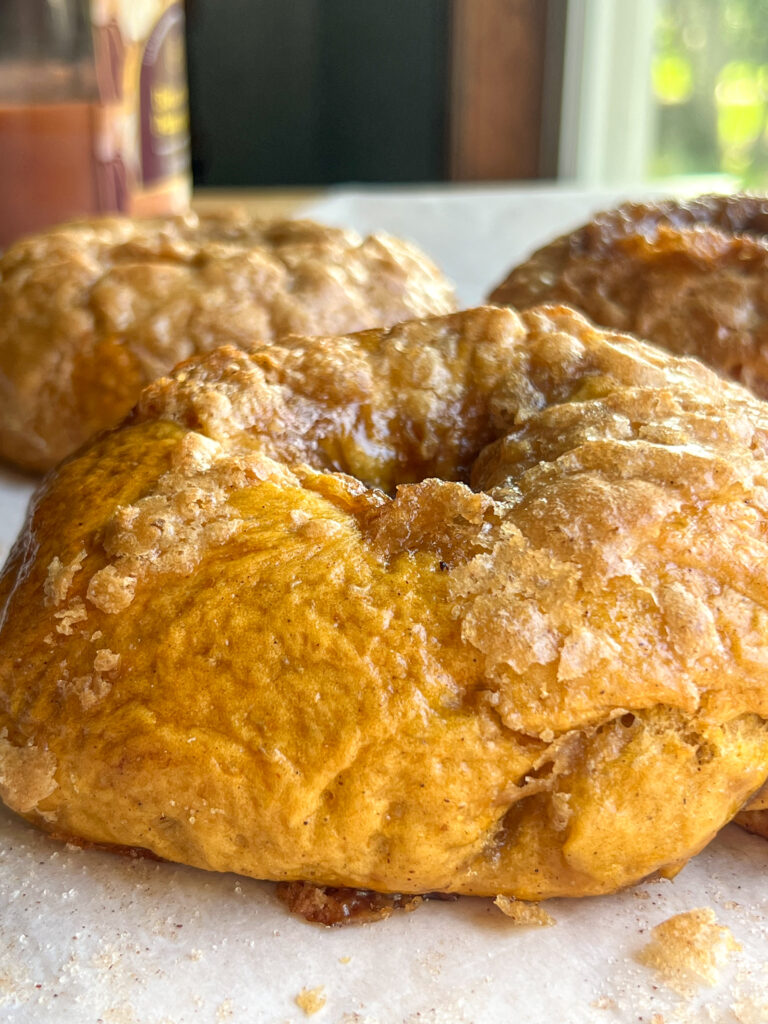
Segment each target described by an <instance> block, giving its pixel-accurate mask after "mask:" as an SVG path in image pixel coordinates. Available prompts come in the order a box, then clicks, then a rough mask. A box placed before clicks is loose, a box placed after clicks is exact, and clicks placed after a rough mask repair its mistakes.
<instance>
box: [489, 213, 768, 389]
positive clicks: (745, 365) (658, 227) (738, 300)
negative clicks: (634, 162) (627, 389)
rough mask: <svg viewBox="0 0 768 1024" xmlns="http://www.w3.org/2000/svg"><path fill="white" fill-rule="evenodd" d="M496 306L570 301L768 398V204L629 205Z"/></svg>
mask: <svg viewBox="0 0 768 1024" xmlns="http://www.w3.org/2000/svg"><path fill="white" fill-rule="evenodd" d="M489 301H490V302H494V303H498V304H507V305H511V306H515V307H516V308H518V309H527V308H528V307H530V306H535V305H538V304H539V303H542V302H563V303H566V304H567V305H569V306H573V307H574V308H575V309H579V310H581V311H582V312H584V313H586V314H587V316H589V317H590V318H591V319H592V320H594V321H595V322H596V323H598V324H602V325H604V326H606V327H612V328H614V329H616V330H621V331H631V332H632V333H633V334H637V335H638V336H639V337H641V338H645V339H646V340H648V341H652V342H654V343H655V344H657V345H661V346H662V347H663V348H665V349H667V350H668V351H670V352H673V353H675V354H677V355H689V356H696V358H698V359H701V360H702V362H704V363H706V364H707V366H711V367H712V368H713V369H714V370H717V371H718V372H719V373H721V374H723V375H724V376H726V377H730V378H732V379H734V380H737V381H739V382H740V383H742V384H744V385H745V386H746V387H748V388H750V390H752V391H753V392H754V393H755V394H757V395H759V396H760V397H761V398H768V198H767V197H765V196H759V195H748V194H740V195H706V196H700V197H699V198H697V199H663V200H659V201H658V202H649V203H626V204H625V205H623V206H619V207H618V208H617V209H614V210H607V211H605V212H604V213H599V214H597V215H596V216H595V218H594V219H593V220H592V221H591V222H590V223H588V224H585V225H584V226H583V227H581V228H579V229H578V230H576V231H573V232H571V233H570V234H567V235H563V236H561V237H560V238H557V239H555V241H553V242H550V243H549V244H548V245H545V246H544V247H543V248H541V249H539V250H537V251H536V252H535V253H533V255H532V256H531V257H529V259H527V260H525V261H524V262H523V263H521V264H520V265H519V266H517V267H515V268H514V269H513V270H512V271H510V273H509V275H508V276H507V277H506V279H505V280H504V281H503V282H502V283H501V284H499V285H498V286H497V287H496V288H495V289H494V290H493V291H492V292H491V294H490V295H489Z"/></svg>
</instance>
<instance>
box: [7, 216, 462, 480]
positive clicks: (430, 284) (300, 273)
mask: <svg viewBox="0 0 768 1024" xmlns="http://www.w3.org/2000/svg"><path fill="white" fill-rule="evenodd" d="M455 308H456V305H455V298H454V295H453V291H452V289H451V286H450V285H449V283H448V282H447V281H446V279H445V278H444V277H443V275H442V274H441V273H440V271H439V270H438V269H437V268H436V267H435V266H434V265H433V264H432V263H431V262H430V260H428V259H427V257H426V256H424V254H423V253H421V252H420V251H419V250H418V249H417V248H416V247H415V246H413V245H410V244H409V243H408V242H404V241H401V240H400V239H397V238H392V237H390V236H387V235H383V234H378V235H371V236H369V237H368V238H365V239H363V238H361V237H360V236H359V235H357V234H356V233H355V232H353V231H348V230H342V229H340V228H334V227H328V226H326V225H322V224H316V223H313V222H311V221H306V220H278V221H262V220H254V219H253V218H251V217H248V216H247V215H245V214H243V213H237V212H233V213H229V214H221V215H209V216H203V217H198V216H197V215H195V214H194V213H189V214H186V215H184V216H179V217H173V218H168V219H164V220H146V221H136V220H131V219H129V218H122V217H106V218H102V219H94V220H83V221H76V222H73V223H71V224H64V225H62V226H60V227H57V228H54V229H52V230H50V231H47V232H45V233H43V234H39V235H33V236H30V237H29V238H25V239H22V240H21V241H19V242H17V243H16V244H14V245H13V246H11V247H10V248H9V249H8V250H7V251H6V252H5V253H3V254H2V256H0V457H2V458H6V459H8V460H9V461H11V462H15V463H18V464H20V465H23V466H25V467H28V468H32V469H47V468H49V467H50V466H52V465H55V463H56V462H58V461H59V460H60V459H61V458H63V457H64V456H65V455H68V454H70V453H71V452H72V451H73V450H74V449H75V448H77V447H79V445H80V444H82V443H83V442H84V441H85V440H86V439H87V438H88V437H90V436H91V435H92V434H93V433H95V432H96V431H97V430H99V429H103V428H104V427H107V426H112V425H114V424H115V423H116V422H118V421H119V420H120V419H122V417H123V416H124V415H125V414H126V413H127V412H128V411H129V410H130V409H131V407H132V406H133V405H134V403H135V402H136V399H137V398H138V395H139V392H140V391H141V388H142V387H143V385H144V384H146V383H147V382H148V381H150V380H152V379H153V378H154V377H157V376H159V375H160V374H162V373H167V372H168V371H169V370H170V369H171V368H172V367H173V366H174V365H175V364H176V363H177V362H179V361H180V360H181V359H186V358H187V357H189V356H191V355H193V354H194V353H200V352H206V351H209V350H210V349H212V348H214V347H216V345H221V344H225V343H228V342H230V343H233V344H238V345H248V344H252V343H254V342H255V341H268V340H271V339H273V338H275V337H278V336H280V335H282V334H289V333H312V334H329V333H339V332H343V331H355V330H361V329H363V328H366V327H372V326H375V325H389V324H392V323H396V322H397V321H399V320H404V319H407V318H408V317H413V316H427V315H430V314H432V313H448V312H451V311H452V310H453V309H455Z"/></svg>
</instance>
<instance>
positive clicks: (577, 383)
mask: <svg viewBox="0 0 768 1024" xmlns="http://www.w3.org/2000/svg"><path fill="white" fill-rule="evenodd" d="M767 409H768V407H766V406H765V405H764V404H763V403H761V402H759V401H758V400H756V399H755V398H753V397H752V396H751V395H750V394H749V393H748V392H747V391H745V390H744V389H742V388H740V387H739V386H737V385H732V384H728V383H725V382H723V381H720V380H719V379H718V378H717V377H715V375H714V374H712V373H711V372H709V371H708V370H706V369H705V368H704V367H702V366H700V365H699V364H697V363H695V362H693V361H687V360H678V359H675V358H673V357H671V356H668V355H666V354H664V353H663V352H661V351H660V350H658V349H655V348H653V347H651V346H648V345H645V344H643V343H641V342H638V341H636V340H634V339H631V338H628V337H625V336H622V335H618V334H612V333H610V332H606V331H603V330H599V329H596V328H594V327H593V326H592V325H591V324H589V323H588V322H587V321H586V320H584V319H583V318H582V317H580V316H579V315H577V314H575V313H574V312H573V311H571V310H568V309H565V308H563V307H555V306H552V307H542V308H539V309H536V310H533V311H529V312H527V313H525V314H522V315H518V314H517V313H515V312H513V311H511V310H506V309H494V308H485V309H478V310H470V311H468V312H465V313H461V314H455V315H453V316H449V317H442V318H440V317H438V318H434V319H431V320H425V321H414V322H410V323H405V324H401V325H398V326H396V327H394V328H391V329H389V330H378V331H368V332H364V333H362V334H358V335H350V336H345V337H341V338H303V337H290V338H287V339H284V340H282V341H281V342H280V343H279V344H276V345H271V346H270V345H260V346H256V347H254V348H252V349H251V350H249V351H247V352H244V351H241V350H238V349H235V348H232V347H229V348H226V347H225V348H222V349H218V350H217V351H215V352H213V353H211V354H209V355H207V356H205V357H199V358H195V359H193V360H190V361H189V362H187V363H186V364H182V365H181V366H180V367H178V368H177V369H176V370H175V371H174V373H173V374H172V375H171V376H170V377H168V378H165V379H162V380H159V381H156V382H155V383H153V384H151V385H150V386H149V387H148V388H147V389H146V390H145V391H144V393H143V395H142V398H141V401H140V403H139V405H138V407H137V409H136V411H135V413H134V415H133V417H132V418H131V420H130V421H128V422H126V423H125V424H124V425H123V426H122V427H120V428H119V429H117V430H115V431H113V432H111V433H109V434H106V435H103V436H102V437H99V438H97V439H96V440H95V441H94V442H93V443H92V445H91V446H90V447H89V448H87V449H86V450H84V451H83V452H81V453H80V454H79V455H78V456H77V457H76V458H74V459H72V460H70V461H68V462H67V463H65V464H63V465H62V466H61V467H60V468H59V469H58V470H57V471H56V472H55V473H54V474H52V475H51V476H50V477H49V478H48V480H47V481H46V482H45V484H44V485H43V487H42V489H41V490H40V491H39V492H38V494H37V496H36V499H35V502H34V504H33V507H32V508H31V510H30V516H29V519H28V522H27V524H26V527H25V532H24V534H23V536H22V538H21V539H20V541H19V542H18V543H17V545H16V547H15V549H14V552H13V554H12V557H11V559H10V561H9V563H8V565H7V567H6V570H5V572H4V574H3V576H2V578H0V622H2V628H1V629H0V729H3V730H5V731H6V734H7V738H5V740H4V742H5V744H6V745H7V746H6V754H5V761H6V763H8V764H14V763H18V764H21V763H22V762H23V760H24V758H27V757H30V756H31V755H30V754H27V753H25V752H26V751H28V750H36V751H39V752H40V755H39V756H41V757H43V758H44V764H45V765H46V766H47V765H50V768H51V771H52V772H53V773H54V775H53V777H52V780H51V781H52V783H54V784H55V788H50V787H49V786H48V785H46V786H45V787H43V786H41V787H39V789H38V790H36V791H35V800H34V801H32V800H31V797H30V795H29V793H28V792H25V791H23V790H22V789H17V788H16V782H15V781H14V780H18V778H19V775H18V773H15V774H14V772H11V773H6V775H5V776H4V777H3V786H4V788H3V795H4V799H5V800H6V802H7V803H8V804H9V805H10V806H11V807H14V808H15V809H17V810H19V811H20V812H22V813H24V814H25V815H26V816H27V817H28V818H30V820H33V821H37V822H38V823H39V824H42V825H43V826H44V827H48V828H53V829H54V830H55V832H56V834H58V835H69V836H74V837H78V838H79V839H80V840H84V841H86V842H92V843H98V844H110V843H111V844H115V845H118V846H122V847H126V846H136V847H142V848H144V849H148V850H151V851H153V852H154V853H155V854H157V855H159V856H161V857H165V858H167V859H171V860H177V861H182V862H185V863H189V864H193V865H197V866H200V867H204V868H209V869H216V870H233V871H239V872H242V873H244V874H249V875H253V876H255V877H259V878H272V879H277V880H285V881H292V880H306V881H311V882H315V883H318V884H325V885H332V886H351V887H353V888H355V887H359V888H370V889H378V890H380V891H385V892H386V891H389V892H400V893H414V892H429V891H443V892H464V893H477V894H485V895H494V896H496V895H499V894H505V895H507V896H515V897H518V898H523V899H531V898H540V897H545V896H551V895H557V894H570V895H584V894H589V893H598V892H605V891H609V890H612V889H615V888H617V887H618V886H621V885H625V884H628V883H630V882H632V881H634V880H636V879H638V878H640V877H642V876H643V875H646V874H648V873H650V872H652V871H656V870H662V871H665V872H667V873H673V872H674V871H675V870H677V869H678V868H679V867H680V866H681V864H682V863H684V862H685V860H686V859H687V858H688V857H690V856H691V855H693V854H694V853H696V852H697V851H698V850H699V849H700V848H701V847H702V846H703V845H704V844H705V843H706V842H707V841H708V840H709V839H710V838H711V837H712V835H714V833H715V832H716V831H717V829H718V828H720V827H721V825H723V824H724V823H725V822H726V821H728V820H729V819H730V818H732V817H733V815H734V814H735V813H736V812H737V811H738V809H739V808H740V807H741V806H742V805H743V804H744V803H745V801H746V800H747V799H748V798H749V796H750V795H751V794H752V793H753V792H754V791H756V790H757V789H758V788H759V787H760V786H761V785H762V783H763V782H764V781H765V778H766V776H767V775H768V724H767V723H766V719H768V642H767V641H766V637H768V570H767V569H766V566H768V558H767V557H766V555H767V554H768V550H767V548H766V537H767V536H768V490H767V489H766V452H768V411H766V410H767ZM62 623H65V624H66V629H62V628H60V627H61V624H62ZM57 627H59V628H57ZM12 751H16V752H17V753H15V754H14V753H12ZM9 752H10V753H9ZM9 757H10V760H9ZM14 759H15V760H14ZM41 764H43V761H41Z"/></svg>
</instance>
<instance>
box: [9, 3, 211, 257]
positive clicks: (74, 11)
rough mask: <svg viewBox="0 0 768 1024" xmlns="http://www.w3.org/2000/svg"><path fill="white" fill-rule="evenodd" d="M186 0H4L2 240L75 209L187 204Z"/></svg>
mask: <svg viewBox="0 0 768 1024" xmlns="http://www.w3.org/2000/svg"><path fill="white" fill-rule="evenodd" d="M190 184H191V183H190V173H189V130H188V115H187V88H186V62H185V49H184V12H183V6H182V4H181V3H179V2H178V0H92V2H90V3H89V2H88V0H2V3H1V4H0V246H5V245H7V244H8V243H9V242H11V241H13V239H15V238H17V237H18V236H19V235H22V234H25V233H28V232H30V231H36V230H40V229H42V228H46V227H49V226H51V225H52V224H56V223H59V222H60V221H62V220H67V219H69V218H72V217H77V216H84V215H92V214H96V213H108V212H115V211H120V212H124V213H128V214H130V215H132V216H143V215H155V214H165V213H174V212H179V211H181V210H184V209H186V207H187V206H188V204H189V195H190Z"/></svg>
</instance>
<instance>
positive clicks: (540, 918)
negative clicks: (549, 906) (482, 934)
mask: <svg viewBox="0 0 768 1024" xmlns="http://www.w3.org/2000/svg"><path fill="white" fill-rule="evenodd" d="M493 902H494V903H495V904H496V906H497V907H498V908H499V910H500V911H501V912H502V914H504V915H505V916H506V917H508V918H509V919H510V920H511V921H512V922H513V923H514V924H516V925H521V926H528V925H533V926H535V927H538V928H549V927H551V926H552V925H553V924H557V922H556V921H555V919H554V917H552V915H551V914H548V913H547V912H546V910H544V908H543V907H541V906H540V905H539V904H538V903H526V902H525V900H516V899H513V898H512V897H511V896H502V895H499V896H497V897H496V899H495V900H494V901H493Z"/></svg>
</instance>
